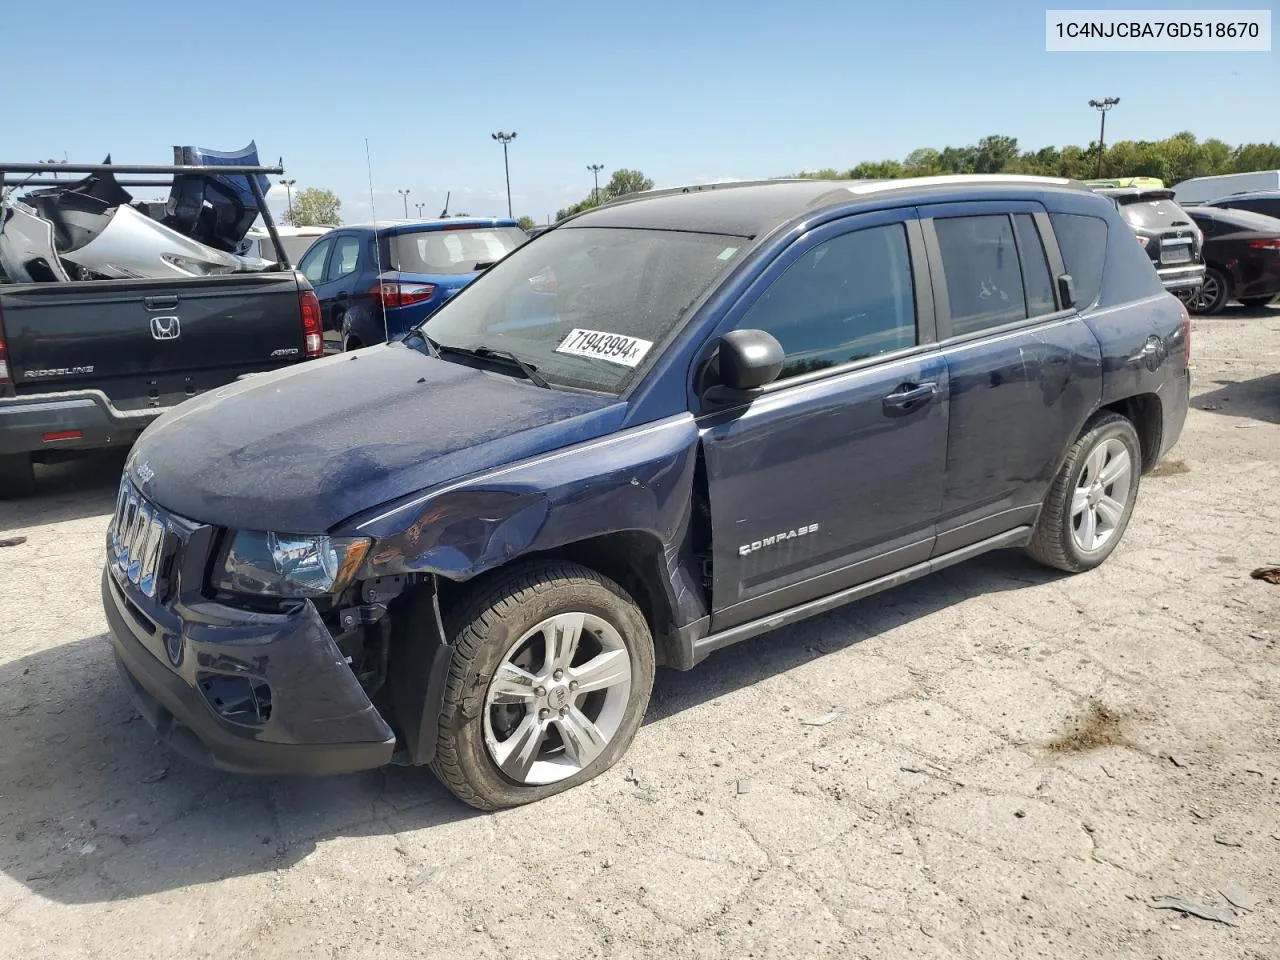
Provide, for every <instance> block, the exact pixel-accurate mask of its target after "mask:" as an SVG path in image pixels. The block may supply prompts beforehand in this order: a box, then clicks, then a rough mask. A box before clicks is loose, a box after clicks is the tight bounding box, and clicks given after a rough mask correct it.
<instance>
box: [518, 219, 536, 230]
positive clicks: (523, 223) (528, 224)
mask: <svg viewBox="0 0 1280 960" xmlns="http://www.w3.org/2000/svg"><path fill="white" fill-rule="evenodd" d="M516 224H517V225H518V226H519V227H520V229H521V230H525V231H529V230H532V229H533V228H534V227H535V226H537V224H535V223H534V221H533V217H521V218H520V219H519V220H517V221H516Z"/></svg>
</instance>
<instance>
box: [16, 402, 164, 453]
mask: <svg viewBox="0 0 1280 960" xmlns="http://www.w3.org/2000/svg"><path fill="white" fill-rule="evenodd" d="M166 409H168V408H166V407H153V408H148V409H146V410H137V411H133V410H120V409H119V408H117V407H116V406H115V405H114V404H112V402H111V401H110V400H109V399H108V398H107V395H106V394H105V393H103V392H102V391H101V390H70V391H64V392H60V393H45V394H39V395H37V396H31V397H3V398H0V453H32V452H35V451H38V450H39V451H43V450H96V449H98V448H99V447H109V446H112V445H113V444H117V443H131V442H132V441H133V440H134V439H135V438H136V437H137V436H138V434H140V433H141V432H142V431H143V430H144V429H146V427H147V425H148V424H149V423H151V421H152V420H154V419H155V418H156V417H158V416H160V414H162V413H164V412H165V410H166ZM51 436H52V439H48V438H50V437H51Z"/></svg>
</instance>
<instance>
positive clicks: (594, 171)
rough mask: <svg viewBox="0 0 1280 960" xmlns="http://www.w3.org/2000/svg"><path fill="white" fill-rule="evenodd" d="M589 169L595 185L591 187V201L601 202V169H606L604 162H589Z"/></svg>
mask: <svg viewBox="0 0 1280 960" xmlns="http://www.w3.org/2000/svg"><path fill="white" fill-rule="evenodd" d="M587 169H588V170H590V171H591V179H592V182H594V183H595V186H594V187H592V188H591V202H592V203H599V202H600V171H601V170H603V169H604V164H603V163H588V164H587Z"/></svg>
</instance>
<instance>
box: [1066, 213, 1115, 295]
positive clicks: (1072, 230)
mask: <svg viewBox="0 0 1280 960" xmlns="http://www.w3.org/2000/svg"><path fill="white" fill-rule="evenodd" d="M1049 222H1050V223H1052V224H1053V235H1054V236H1055V237H1057V239H1058V249H1059V250H1061V251H1062V261H1063V264H1064V265H1065V266H1066V268H1067V273H1068V274H1070V275H1071V279H1072V280H1073V281H1074V283H1075V288H1076V302H1077V304H1078V305H1079V306H1081V307H1087V306H1090V305H1092V304H1093V302H1094V301H1096V300H1097V299H1098V294H1099V293H1100V292H1101V291H1102V265H1103V262H1104V261H1105V260H1106V256H1107V224H1106V221H1105V220H1099V219H1098V218H1097V217H1086V216H1081V215H1079V214H1075V213H1051V214H1049ZM1129 242H1130V243H1132V242H1133V240H1132V239H1130V241H1129Z"/></svg>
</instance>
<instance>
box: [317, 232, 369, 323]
mask: <svg viewBox="0 0 1280 960" xmlns="http://www.w3.org/2000/svg"><path fill="white" fill-rule="evenodd" d="M366 247H368V244H367V243H366V242H365V238H364V237H362V236H361V235H360V234H357V233H339V234H335V235H334V237H333V249H332V251H331V252H330V253H329V263H328V265H327V266H326V267H325V272H324V282H323V283H322V284H321V285H320V286H319V287H318V288H317V289H316V296H318V297H319V298H320V304H321V310H322V311H324V313H325V324H326V326H327V327H329V328H330V329H333V330H341V329H342V318H343V315H344V314H345V313H346V312H347V311H348V310H349V309H351V304H352V302H353V300H354V298H355V297H356V296H357V295H358V294H359V292H360V291H358V290H357V289H356V288H357V284H358V281H359V280H360V278H361V275H362V271H363V269H364V267H365V264H364V260H366V259H367V257H366V256H365V255H364V254H363V253H362V250H363V249H364V248H366Z"/></svg>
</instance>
